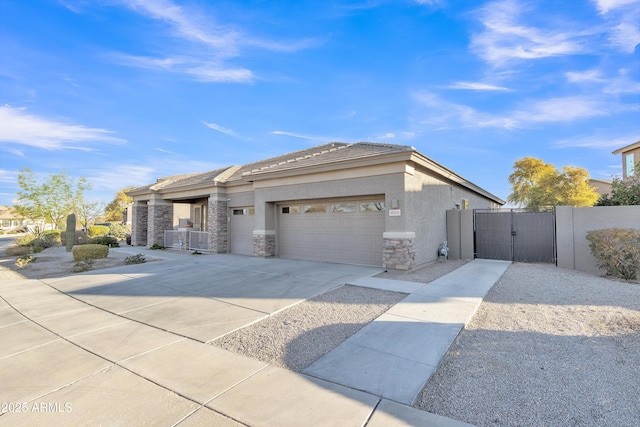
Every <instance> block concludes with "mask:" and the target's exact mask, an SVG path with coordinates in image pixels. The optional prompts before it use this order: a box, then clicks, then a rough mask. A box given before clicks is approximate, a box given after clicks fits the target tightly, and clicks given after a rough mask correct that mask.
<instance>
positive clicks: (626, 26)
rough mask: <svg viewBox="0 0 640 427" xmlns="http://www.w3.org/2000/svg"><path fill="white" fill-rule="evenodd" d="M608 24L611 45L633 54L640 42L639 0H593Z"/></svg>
mask: <svg viewBox="0 0 640 427" xmlns="http://www.w3.org/2000/svg"><path fill="white" fill-rule="evenodd" d="M595 4H596V7H597V8H598V11H599V12H600V14H601V15H602V16H603V18H604V19H605V21H606V22H607V25H608V30H607V31H608V39H609V43H610V44H611V46H613V47H614V48H616V49H618V50H620V51H622V52H625V53H629V54H633V52H634V51H635V49H636V46H638V43H640V25H638V22H640V0H595Z"/></svg>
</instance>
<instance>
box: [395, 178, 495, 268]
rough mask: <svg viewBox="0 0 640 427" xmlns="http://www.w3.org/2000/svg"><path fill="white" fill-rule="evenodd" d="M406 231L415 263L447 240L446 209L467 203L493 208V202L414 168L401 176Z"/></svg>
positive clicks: (428, 257) (427, 258)
mask: <svg viewBox="0 0 640 427" xmlns="http://www.w3.org/2000/svg"><path fill="white" fill-rule="evenodd" d="M405 177H406V182H405V190H406V193H405V194H406V201H405V210H406V214H405V213H404V212H403V215H406V218H407V224H406V227H407V231H415V233H416V239H415V248H416V265H417V266H419V265H421V264H424V263H427V262H431V261H434V260H436V259H437V258H438V249H439V247H440V244H441V243H442V242H444V241H445V240H447V217H446V211H447V210H449V209H454V208H455V207H456V204H458V205H462V199H467V200H468V201H469V202H468V203H469V210H472V209H488V208H497V207H499V205H497V204H496V203H495V202H492V201H491V200H489V199H487V198H485V197H483V196H481V195H479V194H476V193H474V192H472V191H470V190H467V189H465V188H463V187H461V186H459V185H457V184H455V183H448V182H445V181H443V180H442V179H440V178H437V177H435V176H433V175H430V174H429V173H427V172H426V171H423V170H420V169H416V170H414V172H413V174H411V173H407V174H406V175H405Z"/></svg>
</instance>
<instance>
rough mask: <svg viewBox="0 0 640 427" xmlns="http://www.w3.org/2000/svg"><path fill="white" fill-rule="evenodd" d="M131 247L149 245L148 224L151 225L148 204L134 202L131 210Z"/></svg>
mask: <svg viewBox="0 0 640 427" xmlns="http://www.w3.org/2000/svg"><path fill="white" fill-rule="evenodd" d="M131 216H132V220H133V223H132V227H131V246H146V245H147V224H148V223H149V209H148V207H147V202H139V201H138V202H134V203H133V206H132V208H131Z"/></svg>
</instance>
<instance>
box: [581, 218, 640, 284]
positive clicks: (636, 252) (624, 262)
mask: <svg viewBox="0 0 640 427" xmlns="http://www.w3.org/2000/svg"><path fill="white" fill-rule="evenodd" d="M587 240H588V241H589V247H590V248H591V253H592V254H593V256H594V258H595V259H596V260H597V262H598V267H599V268H601V269H604V270H605V271H606V272H607V276H614V277H621V278H623V279H626V280H635V279H637V278H638V276H639V274H638V273H639V272H640V230H636V229H633V228H627V229H625V228H606V229H603V230H594V231H589V232H588V233H587Z"/></svg>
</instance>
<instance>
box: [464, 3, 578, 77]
mask: <svg viewBox="0 0 640 427" xmlns="http://www.w3.org/2000/svg"><path fill="white" fill-rule="evenodd" d="M525 12H526V10H525V8H524V7H523V6H522V5H521V4H520V3H519V2H517V1H515V0H501V1H495V2H491V3H489V4H487V5H486V6H485V7H483V8H482V9H480V10H479V12H478V15H479V18H480V21H481V23H482V25H483V26H484V30H483V31H481V32H480V33H478V34H475V35H474V36H473V37H472V40H471V50H472V51H473V52H474V53H475V54H477V55H478V56H480V57H481V58H482V59H483V60H485V61H487V62H488V63H490V64H492V65H494V66H498V67H500V66H503V65H505V64H506V63H508V62H509V61H511V60H514V59H520V60H522V59H538V58H547V57H552V56H560V55H568V54H575V53H579V52H582V51H583V50H584V47H583V41H582V40H581V35H580V33H576V32H575V31H567V30H566V29H563V30H558V29H554V28H536V27H533V26H529V25H526V24H525V23H524V21H525V19H524V17H525V16H526V13H525ZM565 28H566V27H565Z"/></svg>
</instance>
